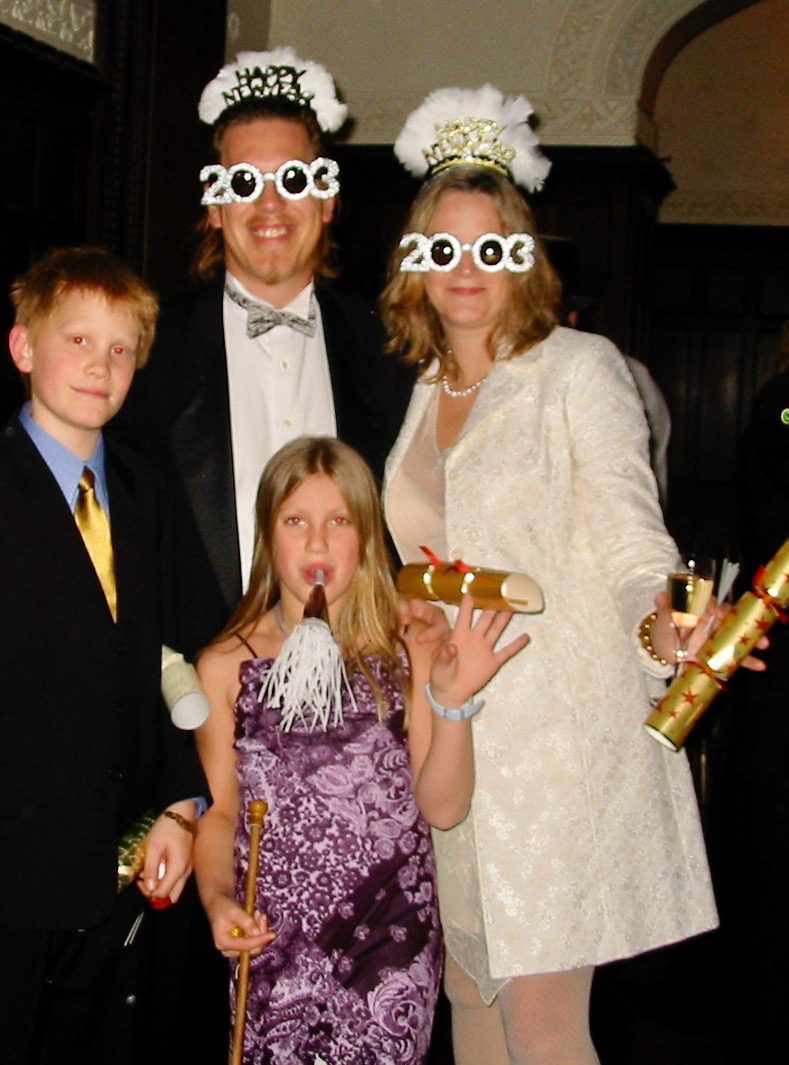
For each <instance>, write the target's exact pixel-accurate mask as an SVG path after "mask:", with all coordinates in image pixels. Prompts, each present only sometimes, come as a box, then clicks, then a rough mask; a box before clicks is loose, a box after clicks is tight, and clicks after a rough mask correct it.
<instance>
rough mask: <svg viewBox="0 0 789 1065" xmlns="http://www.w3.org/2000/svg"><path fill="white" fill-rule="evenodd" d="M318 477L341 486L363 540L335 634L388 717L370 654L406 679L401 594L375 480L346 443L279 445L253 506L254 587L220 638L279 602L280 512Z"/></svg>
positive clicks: (322, 439)
mask: <svg viewBox="0 0 789 1065" xmlns="http://www.w3.org/2000/svg"><path fill="white" fill-rule="evenodd" d="M315 474H325V475H326V476H327V477H330V478H331V479H332V481H333V482H334V483H335V485H336V486H337V488H338V489H339V491H340V494H341V495H342V497H343V499H344V500H345V503H346V505H347V507H348V511H349V513H350V518H351V521H352V522H353V526H354V528H355V529H356V533H357V535H358V537H359V566H358V568H357V570H356V574H355V576H354V578H353V581H352V582H351V586H350V588H349V589H348V593H347V595H346V599H345V605H344V606H343V609H342V613H341V615H340V617H339V619H337V621H336V623H335V629H334V635H335V637H336V638H337V640H338V642H339V644H340V646H341V648H342V652H343V657H344V658H345V661H346V664H347V666H348V667H349V670H358V671H360V672H361V673H363V674H364V676H365V677H366V678H367V680H368V681H369V682H370V684H371V685H372V687H373V691H374V692H375V695H376V700H377V702H378V706H379V712H382V710H383V705H384V702H385V701H384V700H383V696H382V692H381V690H380V685H379V684H378V683H377V681H376V680H375V677H374V676H373V674H372V672H371V670H370V669H369V667H368V665H367V664H366V662H365V655H370V654H374V655H379V656H380V657H381V658H382V659H383V661H384V664H385V666H386V668H387V670H388V672H389V674H390V675H391V676H392V677H394V678H397V679H399V680H402V676H401V674H402V666H401V658H400V653H401V649H402V641H401V639H400V635H399V630H400V619H399V609H398V596H397V592H396V590H395V586H394V582H393V580H392V574H391V570H390V564H389V556H388V554H387V550H386V545H385V542H384V534H383V521H382V518H381V506H380V501H379V496H378V489H377V487H376V483H375V479H374V478H373V475H372V473H371V472H370V470H369V468H368V466H367V464H366V463H365V461H364V459H363V458H362V457H361V455H359V454H358V453H357V452H356V451H354V450H353V448H351V447H349V446H348V445H347V444H344V443H342V442H341V441H340V440H335V439H334V438H332V437H328V436H302V437H299V438H297V439H296V440H292V441H291V442H290V443H289V444H286V445H285V446H284V447H282V448H280V450H279V451H278V452H277V453H276V454H275V455H274V456H273V457H272V458H271V459H270V461H269V462H268V464H267V466H266V468H265V470H264V471H263V476H262V477H261V480H260V486H259V488H258V494H257V501H256V504H255V517H256V523H257V528H256V533H255V550H254V554H253V557H252V571H251V575H250V580H249V590H248V591H247V593H246V595H245V596H244V597H243V599H242V600H241V602H240V603H239V605H238V607H237V608H236V610H235V612H234V614H233V616H232V617H231V618H230V620H229V621H228V623H227V625H226V626H225V629H224V631H223V632H222V633H221V634H220V636H219V637H217V640H221V639H224V638H225V637H227V636H231V635H232V636H244V637H246V636H248V635H249V634H250V633H251V632H252V630H253V629H254V627H255V625H256V623H257V622H258V620H259V619H260V618H261V617H262V615H263V614H265V613H266V611H267V610H270V609H271V608H272V607H273V606H274V605H275V604H276V603H277V601H278V600H279V597H280V589H279V580H278V577H277V574H276V572H275V571H274V561H273V550H272V548H273V540H274V528H275V523H276V518H277V514H278V513H279V510H280V508H281V507H282V505H283V503H284V502H285V501H286V500H287V499H288V497H289V496H290V495H291V494H292V493H293V492H295V491H296V489H297V488H298V487H299V486H300V485H302V484H303V483H304V482H305V481H306V480H307V479H308V478H309V477H312V476H313V475H315Z"/></svg>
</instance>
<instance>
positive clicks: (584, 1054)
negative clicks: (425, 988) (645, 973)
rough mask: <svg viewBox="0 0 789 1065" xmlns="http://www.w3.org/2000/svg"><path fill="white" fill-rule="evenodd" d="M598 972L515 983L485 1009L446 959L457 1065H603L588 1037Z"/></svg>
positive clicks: (578, 971)
mask: <svg viewBox="0 0 789 1065" xmlns="http://www.w3.org/2000/svg"><path fill="white" fill-rule="evenodd" d="M593 973H594V968H593V967H592V966H589V967H588V968H584V969H571V970H569V971H568V972H560V973H539V974H536V975H534V976H518V977H514V978H513V979H512V980H510V981H509V982H508V983H507V984H506V985H505V987H504V988H502V990H501V991H500V992H499V994H498V996H497V997H496V999H495V1001H494V1002H493V1003H491V1005H490V1006H486V1005H485V1003H484V1002H483V1001H482V999H481V997H480V994H479V991H478V990H477V985H476V984H475V983H474V981H473V980H472V979H471V977H470V976H468V974H467V973H466V972H465V971H464V970H463V969H462V968H461V967H460V965H458V963H457V962H456V961H454V959H453V958H452V957H450V956H449V955H447V965H446V975H445V987H446V992H447V997H448V998H449V1001H450V1003H451V1005H452V1044H453V1048H454V1053H455V1065H480V1063H481V1062H484V1063H485V1065H600V1060H599V1058H598V1057H597V1053H596V1051H595V1048H594V1045H593V1043H592V1037H591V1034H590V1032H589V996H590V994H591V989H592V974H593Z"/></svg>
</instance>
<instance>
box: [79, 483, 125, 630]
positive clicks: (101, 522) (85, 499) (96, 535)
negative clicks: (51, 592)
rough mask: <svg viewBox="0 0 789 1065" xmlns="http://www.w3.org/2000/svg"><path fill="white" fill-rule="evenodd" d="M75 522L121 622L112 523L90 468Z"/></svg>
mask: <svg viewBox="0 0 789 1065" xmlns="http://www.w3.org/2000/svg"><path fill="white" fill-rule="evenodd" d="M74 519H75V521H76V523H77V528H78V529H79V531H80V532H81V533H82V539H83V540H84V541H85V547H86V548H87V549H88V554H89V555H90V557H91V561H92V562H93V566H94V568H95V570H96V573H97V574H98V578H99V580H100V581H101V586H102V588H103V589H104V595H105V596H106V597H107V605H108V606H109V608H110V613H111V614H112V619H113V621H117V620H118V609H117V593H116V590H115V561H114V559H113V555H112V537H111V536H110V523H109V519H108V518H107V515H106V513H105V512H104V511H103V510H102V508H101V504H100V503H99V501H98V499H96V489H95V486H94V478H93V471H92V470H89V469H88V467H87V466H86V467H85V468H84V470H83V471H82V476H81V477H80V479H79V495H78V496H77V505H76V507H75V508H74Z"/></svg>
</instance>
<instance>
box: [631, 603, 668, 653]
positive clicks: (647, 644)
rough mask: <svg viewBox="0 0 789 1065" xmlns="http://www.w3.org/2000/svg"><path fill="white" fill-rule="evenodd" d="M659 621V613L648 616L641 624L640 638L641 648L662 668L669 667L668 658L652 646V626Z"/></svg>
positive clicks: (655, 612)
mask: <svg viewBox="0 0 789 1065" xmlns="http://www.w3.org/2000/svg"><path fill="white" fill-rule="evenodd" d="M656 621H657V611H656V610H653V611H652V613H651V614H647V616H646V617H645V618H644V620H643V621H642V622H641V624H640V625H639V626H638V638H639V640H640V641H641V646H642V647H643V648H644V650H645V651H646V653H647V654H648V655H649V657H650V658H652V659H654V661H655V662H659V663H660V664H661V666H667V665H669V661H668V659H667V658H663V656H662V655H659V654H658V653H657V651H656V650H655V648H654V647H653V646H652V626H653V625H654V624H655V622H656Z"/></svg>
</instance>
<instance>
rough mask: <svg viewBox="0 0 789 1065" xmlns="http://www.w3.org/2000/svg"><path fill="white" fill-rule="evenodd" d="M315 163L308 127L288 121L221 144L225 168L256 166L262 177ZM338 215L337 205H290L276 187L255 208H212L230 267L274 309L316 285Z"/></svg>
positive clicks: (263, 121)
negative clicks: (293, 163)
mask: <svg viewBox="0 0 789 1065" xmlns="http://www.w3.org/2000/svg"><path fill="white" fill-rule="evenodd" d="M314 158H315V151H314V149H313V148H312V145H311V144H310V140H309V137H308V135H307V131H306V129H305V128H304V126H303V125H302V124H301V123H300V122H291V121H289V120H287V119H281V118H258V119H255V120H254V121H252V122H240V123H238V124H236V125H233V126H230V127H228V129H227V130H226V131H225V133H224V136H223V138H222V157H221V163H222V165H223V166H225V167H231V166H233V165H234V164H236V163H242V162H243V163H254V165H255V166H256V167H258V169H260V170H262V171H263V173H273V172H275V171H276V170H277V168H278V167H279V166H280V165H281V164H282V163H285V162H289V161H290V160H291V159H300V160H302V161H303V162H306V163H309V162H312V160H313V159H314ZM333 214H334V200H333V199H329V200H320V199H315V198H314V197H313V196H305V197H304V199H303V200H286V199H283V198H282V197H281V196H280V195H279V193H278V192H277V190H276V188H275V187H274V183H273V182H271V181H267V182H266V184H265V187H264V190H263V193H262V195H261V196H260V197H259V198H258V199H257V200H254V201H253V202H252V203H231V204H228V205H227V206H225V207H216V206H214V207H209V208H208V218H209V221H210V223H211V225H212V226H213V227H214V228H215V229H221V230H222V235H223V237H224V246H225V266H226V267H227V268H228V270H230V272H231V273H232V274H233V275H234V276H235V277H237V278H238V280H239V281H240V282H241V283H242V285H245V286H246V288H247V289H248V290H249V291H250V292H251V293H252V294H253V295H255V296H259V297H261V298H262V299H265V300H267V301H268V302H269V303H271V304H272V306H274V307H284V306H285V305H286V304H287V303H290V301H291V300H292V299H294V297H296V296H298V294H299V293H300V292H301V290H302V289H303V288H305V287H306V286H307V285H308V284H309V282H310V281H311V280H312V275H313V273H314V270H315V267H316V265H317V260H318V245H319V243H320V239H321V234H322V233H323V230H324V227H325V226H327V225H328V224H329V222H330V221H331V218H332V215H333Z"/></svg>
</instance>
